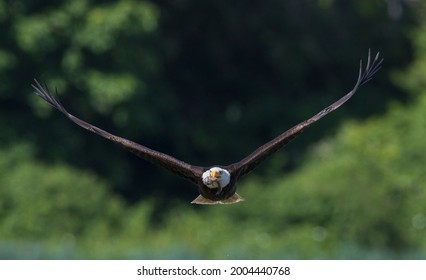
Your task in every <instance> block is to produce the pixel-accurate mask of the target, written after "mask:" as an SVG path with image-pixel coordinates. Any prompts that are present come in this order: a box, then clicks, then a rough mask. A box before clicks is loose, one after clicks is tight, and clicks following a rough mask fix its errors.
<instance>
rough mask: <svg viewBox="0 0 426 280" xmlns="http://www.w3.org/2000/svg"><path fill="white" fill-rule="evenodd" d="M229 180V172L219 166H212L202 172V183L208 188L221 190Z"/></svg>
mask: <svg viewBox="0 0 426 280" xmlns="http://www.w3.org/2000/svg"><path fill="white" fill-rule="evenodd" d="M229 181H231V174H230V173H229V172H228V171H227V170H225V169H223V168H220V167H212V168H210V169H209V170H207V171H206V172H204V173H203V183H204V185H206V186H207V187H208V188H211V189H216V188H218V189H219V192H220V190H222V188H223V187H226V186H227V185H228V184H229Z"/></svg>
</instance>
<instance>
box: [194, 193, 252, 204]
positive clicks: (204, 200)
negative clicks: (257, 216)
mask: <svg viewBox="0 0 426 280" xmlns="http://www.w3.org/2000/svg"><path fill="white" fill-rule="evenodd" d="M240 201H244V198H242V197H241V196H239V195H238V194H237V193H234V195H233V196H231V197H229V198H227V199H224V200H211V199H208V198H205V197H204V196H202V195H199V196H198V197H197V198H196V199H194V200H193V201H192V202H191V203H194V204H232V203H237V202H240Z"/></svg>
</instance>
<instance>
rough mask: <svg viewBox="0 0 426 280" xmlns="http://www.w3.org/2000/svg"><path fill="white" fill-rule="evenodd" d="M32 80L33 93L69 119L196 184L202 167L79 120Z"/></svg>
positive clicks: (47, 90) (45, 87)
mask: <svg viewBox="0 0 426 280" xmlns="http://www.w3.org/2000/svg"><path fill="white" fill-rule="evenodd" d="M34 81H35V84H34V85H32V87H33V88H34V89H35V94H37V95H38V96H40V97H41V98H43V99H44V100H45V101H47V102H48V103H49V104H50V105H52V106H53V107H55V108H56V109H58V110H59V111H60V112H62V113H63V114H64V115H65V116H67V117H68V118H69V119H70V120H72V121H73V122H74V123H76V124H78V125H79V126H81V127H82V128H84V129H87V130H89V131H91V132H93V133H96V134H98V135H100V136H102V137H104V138H106V139H108V140H111V141H112V142H114V143H116V144H118V145H120V146H121V147H123V148H125V149H126V150H128V151H130V152H132V153H134V154H135V155H137V156H139V157H141V158H143V159H145V160H147V161H149V162H151V163H153V164H155V165H157V166H161V167H163V168H165V169H167V170H169V171H171V172H173V173H175V174H177V175H179V176H181V177H184V178H186V179H189V180H191V181H192V182H194V183H196V184H197V183H198V181H199V180H200V178H201V175H202V172H203V170H204V168H203V167H199V166H193V165H190V164H188V163H186V162H183V161H180V160H178V159H176V158H174V157H172V156H169V155H166V154H163V153H161V152H158V151H155V150H152V149H150V148H148V147H145V146H142V145H140V144H137V143H135V142H132V141H130V140H127V139H125V138H122V137H118V136H116V135H113V134H111V133H109V132H107V131H105V130H103V129H100V128H98V127H96V126H93V125H91V124H89V123H87V122H85V121H83V120H80V119H79V118H77V117H75V116H73V115H71V114H70V113H68V111H67V110H66V109H65V108H64V107H63V106H62V104H61V103H60V102H59V101H58V100H56V99H55V98H54V97H53V96H52V94H51V93H50V92H49V89H48V88H47V86H46V85H44V86H42V85H41V84H40V83H39V82H38V81H37V80H34Z"/></svg>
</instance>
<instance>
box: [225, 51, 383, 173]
mask: <svg viewBox="0 0 426 280" xmlns="http://www.w3.org/2000/svg"><path fill="white" fill-rule="evenodd" d="M370 55H371V53H370V50H369V51H368V61H367V66H366V67H365V71H364V72H363V71H362V60H361V61H360V68H359V74H358V80H357V82H356V84H355V86H354V88H353V89H352V90H351V91H350V92H349V93H347V94H346V95H345V96H343V97H342V98H340V99H339V100H337V101H336V102H334V103H333V104H331V105H330V106H328V107H327V108H325V109H323V110H322V111H321V112H319V113H318V114H316V115H315V116H313V117H311V118H310V119H308V120H306V121H304V122H301V123H299V124H297V125H296V126H294V127H292V128H290V129H289V130H287V131H286V132H284V133H283V134H281V135H280V136H278V137H276V138H275V139H273V140H271V141H269V142H268V143H266V144H264V145H263V146H261V147H259V148H258V149H257V150H255V151H254V152H252V153H251V154H250V155H248V156H247V157H245V158H244V159H242V160H241V161H239V162H237V163H234V164H231V165H229V166H226V167H225V168H226V169H227V170H228V171H229V172H231V173H232V174H235V175H237V176H243V175H245V174H247V173H249V172H250V171H252V170H253V169H254V168H256V167H257V166H258V165H259V164H261V163H262V162H263V161H264V160H265V159H266V158H267V157H269V156H271V155H272V154H273V153H275V152H276V151H278V150H279V149H280V148H282V147H283V146H285V145H286V144H288V143H289V142H290V141H291V140H293V139H294V138H295V137H296V136H297V135H298V134H300V133H301V132H302V130H303V129H304V128H306V127H308V126H309V125H311V124H313V123H314V122H316V121H318V120H319V119H321V118H322V117H324V116H325V115H327V114H328V113H330V112H332V111H334V110H336V109H337V108H339V107H340V106H341V105H342V104H343V103H345V102H346V101H348V100H349V98H351V97H352V96H353V95H354V94H355V92H356V91H357V90H358V88H359V87H360V86H362V85H363V84H365V83H366V82H368V81H369V80H371V78H372V77H373V75H374V74H375V73H376V72H377V71H378V70H379V69H380V67H381V63H382V61H383V59H380V60H379V53H377V55H376V57H375V58H374V60H373V62H371V56H370Z"/></svg>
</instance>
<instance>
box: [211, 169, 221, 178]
mask: <svg viewBox="0 0 426 280" xmlns="http://www.w3.org/2000/svg"><path fill="white" fill-rule="evenodd" d="M210 177H212V178H214V179H218V178H220V172H219V171H216V170H212V171H210Z"/></svg>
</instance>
